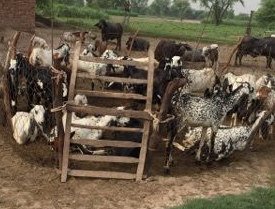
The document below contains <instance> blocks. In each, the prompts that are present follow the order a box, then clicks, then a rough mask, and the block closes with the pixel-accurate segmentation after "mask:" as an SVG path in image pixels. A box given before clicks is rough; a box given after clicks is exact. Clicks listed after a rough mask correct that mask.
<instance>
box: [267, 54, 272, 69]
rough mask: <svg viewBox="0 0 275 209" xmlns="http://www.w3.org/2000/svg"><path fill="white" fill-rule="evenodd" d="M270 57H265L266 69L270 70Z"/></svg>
mask: <svg viewBox="0 0 275 209" xmlns="http://www.w3.org/2000/svg"><path fill="white" fill-rule="evenodd" d="M271 63H272V57H270V56H268V57H266V68H269V69H271Z"/></svg>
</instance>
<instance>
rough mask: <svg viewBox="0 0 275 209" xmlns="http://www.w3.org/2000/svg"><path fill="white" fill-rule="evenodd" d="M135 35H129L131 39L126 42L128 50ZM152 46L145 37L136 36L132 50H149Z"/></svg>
mask: <svg viewBox="0 0 275 209" xmlns="http://www.w3.org/2000/svg"><path fill="white" fill-rule="evenodd" d="M132 40H133V37H129V39H128V40H127V42H126V46H127V50H129V49H130V47H131V43H132ZM149 47H150V43H149V41H147V40H145V39H143V38H135V39H134V40H133V45H132V50H133V51H148V49H149Z"/></svg>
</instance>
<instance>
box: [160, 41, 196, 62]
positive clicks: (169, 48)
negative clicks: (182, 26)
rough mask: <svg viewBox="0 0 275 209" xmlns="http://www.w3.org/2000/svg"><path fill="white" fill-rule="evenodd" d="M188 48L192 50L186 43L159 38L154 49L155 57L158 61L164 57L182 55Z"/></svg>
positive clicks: (169, 57)
mask: <svg viewBox="0 0 275 209" xmlns="http://www.w3.org/2000/svg"><path fill="white" fill-rule="evenodd" d="M188 50H192V48H191V46H189V45H188V44H186V43H178V44H177V43H176V42H175V41H168V40H161V41H160V42H159V43H158V45H157V47H156V49H155V59H156V60H157V61H159V62H160V61H162V60H164V59H165V58H168V59H171V58H172V57H174V56H182V55H184V53H185V51H188Z"/></svg>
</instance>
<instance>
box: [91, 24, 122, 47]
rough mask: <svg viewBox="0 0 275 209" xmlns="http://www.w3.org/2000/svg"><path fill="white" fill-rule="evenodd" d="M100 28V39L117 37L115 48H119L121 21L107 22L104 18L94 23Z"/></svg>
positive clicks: (105, 39) (106, 39)
mask: <svg viewBox="0 0 275 209" xmlns="http://www.w3.org/2000/svg"><path fill="white" fill-rule="evenodd" d="M95 26H96V27H98V28H99V29H100V30H101V36H102V41H106V42H107V41H108V40H113V39H117V45H116V50H121V37H122V34H123V27H122V25H121V23H109V22H107V21H106V20H100V21H99V22H98V23H97V24H95Z"/></svg>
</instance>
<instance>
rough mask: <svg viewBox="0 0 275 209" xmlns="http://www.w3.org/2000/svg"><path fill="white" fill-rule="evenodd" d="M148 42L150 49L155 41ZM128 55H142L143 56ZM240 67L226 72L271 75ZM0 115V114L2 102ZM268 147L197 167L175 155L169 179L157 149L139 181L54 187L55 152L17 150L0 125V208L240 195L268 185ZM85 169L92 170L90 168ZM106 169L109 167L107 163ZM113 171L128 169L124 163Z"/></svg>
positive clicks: (42, 147) (145, 205)
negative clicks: (150, 163)
mask: <svg viewBox="0 0 275 209" xmlns="http://www.w3.org/2000/svg"><path fill="white" fill-rule="evenodd" d="M36 32H37V34H38V35H40V36H42V37H44V38H46V39H47V40H48V41H50V34H51V32H50V30H49V29H44V28H39V29H37V31H36ZM61 33H62V30H55V31H54V37H55V40H54V43H55V46H57V45H58V42H59V39H58V37H59V35H60V34H61ZM6 34H8V33H6ZM9 35H11V33H9ZM7 37H11V36H7ZM26 37H27V36H26ZM125 39H126V38H125ZM148 39H149V40H150V43H151V44H152V45H153V46H156V44H157V43H158V41H159V40H158V39H155V38H154V39H152V38H148ZM28 40H29V39H27V38H25V39H24V38H23V39H22V40H21V43H22V47H21V46H19V48H22V49H24V47H23V45H26V44H27V43H28ZM125 41H126V40H123V46H125ZM0 47H1V45H0ZM232 48H233V47H232V46H222V47H221V54H222V58H221V61H222V62H223V63H226V62H227V59H228V56H229V54H230V52H231V51H232ZM0 50H1V51H0V58H3V57H5V55H6V50H5V48H4V47H3V46H2V47H1V48H0ZM133 55H134V56H144V55H145V53H143V54H140V53H134V54H133ZM244 64H245V65H244V66H243V67H239V68H234V67H230V68H229V69H230V70H234V71H235V72H236V73H239V74H243V73H246V72H249V73H255V74H257V75H261V74H263V73H266V72H273V70H269V71H266V70H265V68H264V66H265V59H261V58H260V59H259V58H257V59H252V58H247V59H245V61H244ZM0 111H1V112H3V105H2V102H1V106H0ZM0 118H2V117H1V115H0ZM274 145H275V142H274V141H273V140H270V141H259V140H258V141H257V143H256V145H255V148H254V149H253V150H247V151H244V152H242V153H235V154H234V155H233V156H232V157H230V158H228V159H226V160H223V161H221V162H218V163H214V164H212V165H203V164H201V165H200V164H197V163H196V162H195V159H194V156H188V155H187V154H185V153H181V152H179V151H175V154H174V157H175V160H176V162H175V165H174V166H173V168H172V172H171V174H170V175H164V174H163V169H162V165H163V161H164V152H163V148H162V149H161V150H160V151H158V152H157V153H156V154H155V157H154V159H153V163H152V168H151V172H150V175H151V177H150V178H149V179H147V180H146V181H144V182H140V183H137V182H135V181H124V180H103V179H92V178H73V177H70V178H69V180H68V182H67V183H60V176H59V175H58V174H57V172H56V170H55V165H56V161H55V155H56V154H55V153H54V152H52V151H51V150H50V148H49V146H48V145H47V144H46V142H45V141H43V140H42V139H41V140H37V141H36V142H35V143H32V144H29V145H24V146H19V145H17V144H16V143H15V142H14V140H13V139H12V134H11V133H10V131H9V130H8V129H7V128H5V127H0V208H1V209H2V208H3V209H10V208H20V209H25V208H26V209H36V208H47V209H52V208H53V209H59V208H62V209H74V208H78V209H85V208H96V209H101V208H102V209H112V208H121V209H128V208H135V209H149V208H150V209H151V208H156V209H157V208H168V207H172V206H177V205H180V204H183V203H184V202H186V200H188V199H193V198H204V197H206V198H208V197H213V196H216V195H224V194H238V193H243V192H246V191H249V190H250V189H251V188H253V187H268V186H273V182H274V179H273V173H274V171H275V166H274V165H275V163H274V157H275V147H274ZM90 166H92V167H94V168H97V165H96V164H95V165H94V164H92V165H89V167H90ZM106 166H107V167H108V166H109V168H111V169H113V164H106ZM119 168H120V169H124V168H125V169H128V167H127V168H126V166H124V165H120V166H119ZM130 169H131V168H130Z"/></svg>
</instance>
